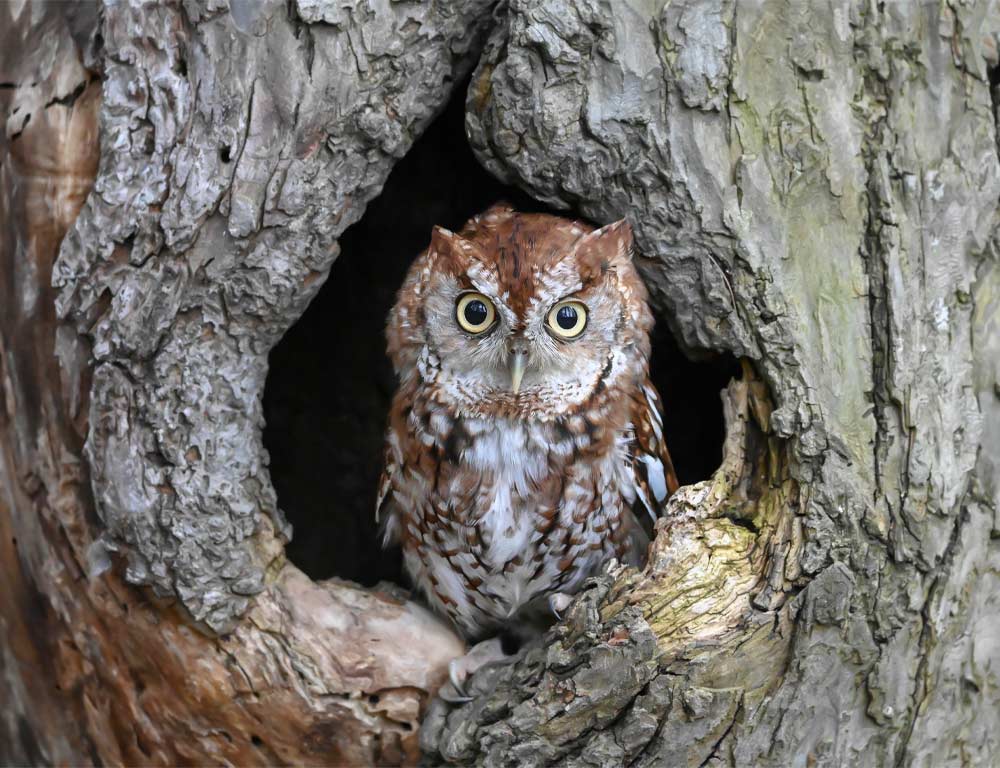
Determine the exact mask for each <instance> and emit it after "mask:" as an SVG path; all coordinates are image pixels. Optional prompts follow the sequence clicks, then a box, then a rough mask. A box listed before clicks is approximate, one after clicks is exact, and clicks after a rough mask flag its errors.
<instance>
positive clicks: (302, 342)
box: [264, 87, 735, 585]
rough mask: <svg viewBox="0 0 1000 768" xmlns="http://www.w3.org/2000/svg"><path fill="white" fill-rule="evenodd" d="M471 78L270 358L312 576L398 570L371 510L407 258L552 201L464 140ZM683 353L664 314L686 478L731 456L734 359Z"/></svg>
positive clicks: (352, 235) (395, 573)
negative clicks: (390, 337) (484, 222)
mask: <svg viewBox="0 0 1000 768" xmlns="http://www.w3.org/2000/svg"><path fill="white" fill-rule="evenodd" d="M464 95H465V88H464V87H461V88H459V89H458V90H457V91H456V97H455V98H453V100H452V102H451V103H450V104H449V106H448V107H447V109H446V110H445V112H444V113H442V114H441V115H440V116H439V117H438V118H437V119H436V120H435V121H434V123H432V124H431V126H430V127H429V128H428V130H427V131H426V132H425V134H424V135H423V136H422V137H421V138H420V139H419V140H417V142H416V143H415V144H414V145H413V148H412V149H411V150H410V152H409V153H408V154H407V155H406V157H404V158H403V159H402V160H401V161H400V162H399V163H398V164H397V165H396V167H395V168H394V169H393V171H392V173H391V174H390V176H389V178H388V180H387V182H386V184H385V187H384V189H383V191H382V194H381V195H380V196H379V197H378V198H376V199H375V200H373V201H372V202H371V203H370V204H369V206H368V208H367V210H366V212H365V215H364V217H363V218H362V219H361V220H360V221H359V222H358V223H357V224H355V225H354V226H353V227H351V228H350V229H348V230H347V231H346V232H345V233H344V235H343V237H342V238H341V240H340V246H341V255H340V257H339V258H338V259H337V261H336V262H335V263H334V265H333V267H332V268H331V270H330V276H329V278H328V280H327V282H326V284H325V285H324V286H323V288H322V289H321V290H320V292H319V294H318V295H317V296H316V298H315V299H314V300H313V302H312V303H311V304H310V306H309V308H308V309H307V310H306V312H305V314H304V315H303V316H302V318H301V319H300V320H299V321H298V322H297V323H296V324H295V325H294V326H293V327H292V328H291V329H290V330H289V331H288V333H287V334H286V335H285V336H284V338H283V339H282V340H281V342H280V343H279V344H278V345H277V346H276V347H275V348H274V350H273V351H272V352H271V355H270V373H269V375H268V380H267V386H266V388H265V392H264V415H265V419H266V423H267V425H266V427H265V430H264V444H265V446H266V447H267V449H268V452H269V453H270V458H271V465H270V470H271V478H272V480H273V482H274V485H275V488H276V489H277V492H278V503H279V505H280V507H281V508H282V510H284V512H285V514H286V515H287V517H288V519H289V521H290V522H291V523H292V525H293V526H294V538H293V539H292V541H291V543H290V544H289V545H288V547H287V555H288V557H289V559H290V560H291V561H292V562H293V563H295V564H296V565H297V566H299V567H300V568H301V569H302V570H303V571H305V572H306V573H307V574H308V575H309V576H311V577H312V578H314V579H322V578H328V577H331V576H339V577H341V578H345V579H351V580H353V581H357V582H360V583H361V584H364V585H373V584H375V583H377V582H378V581H380V580H383V579H388V580H392V581H397V582H399V581H400V580H401V570H400V557H399V553H398V551H389V552H382V550H381V547H380V545H379V542H378V530H377V525H376V523H375V515H374V507H375V497H376V492H377V487H378V479H379V473H380V470H381V463H382V439H383V430H384V426H385V419H386V414H387V413H388V409H389V404H390V401H391V398H392V394H393V391H394V389H395V380H394V376H393V372H392V366H391V365H390V363H389V360H388V359H387V357H386V355H385V333H384V328H385V321H386V317H387V315H388V313H389V309H390V308H391V306H392V303H393V301H394V300H395V296H396V291H397V290H398V288H399V286H400V284H401V283H402V281H403V278H404V276H405V274H406V270H407V268H408V266H409V265H410V263H411V261H412V260H413V259H414V258H415V257H416V255H417V254H418V253H420V251H422V250H423V249H424V248H426V247H427V244H428V243H429V241H430V234H431V228H432V227H433V226H434V225H435V224H440V225H442V226H444V227H447V228H449V229H453V230H457V229H459V228H460V227H461V226H462V224H464V223H465V221H466V220H468V219H469V218H471V217H472V216H474V215H475V214H476V213H479V212H480V211H482V210H484V209H485V208H487V207H489V206H490V205H491V204H492V203H494V202H497V201H498V200H506V201H507V202H509V203H511V204H512V205H514V206H515V207H516V208H517V209H518V210H526V211H544V210H546V209H545V208H544V207H543V206H541V205H540V204H539V203H537V202H535V201H533V200H531V199H530V198H528V197H527V196H526V195H524V194H523V193H522V192H520V191H518V190H517V189H515V188H512V187H508V186H505V185H503V184H501V183H500V182H499V181H497V180H496V179H495V178H493V177H492V176H491V175H490V174H489V173H487V172H486V171H485V170H484V169H483V168H482V167H481V166H480V165H479V164H478V163H477V162H476V160H475V158H474V157H473V154H472V151H471V149H470V148H469V146H468V143H467V141H466V138H465V128H464ZM729 363H732V361H731V360H729V362H728V363H726V362H715V363H710V364H697V363H693V362H690V361H689V360H687V359H686V358H685V357H684V356H683V355H682V354H681V353H680V351H679V350H678V349H677V345H676V343H675V342H674V340H673V338H672V337H671V335H670V332H669V331H668V330H667V328H666V324H665V323H661V324H660V325H659V327H658V330H657V332H656V334H655V336H654V353H653V371H654V381H655V382H656V384H657V386H658V387H659V388H660V391H661V394H662V395H663V399H664V402H665V403H666V408H667V418H666V424H665V429H666V436H667V442H668V445H669V447H670V450H671V452H672V453H673V457H674V463H675V466H676V468H677V472H678V476H679V477H680V480H681V482H682V483H687V482H693V481H695V480H700V479H702V478H704V477H708V476H709V475H710V474H711V472H712V471H713V470H714V469H715V468H716V466H717V465H718V463H719V460H720V457H721V446H722V438H723V424H722V409H721V405H720V401H719V396H718V393H719V390H721V389H722V388H723V387H724V386H725V384H726V383H727V382H728V379H729V376H730V373H731V370H732V369H733V368H734V367H735V366H734V365H730V364H729Z"/></svg>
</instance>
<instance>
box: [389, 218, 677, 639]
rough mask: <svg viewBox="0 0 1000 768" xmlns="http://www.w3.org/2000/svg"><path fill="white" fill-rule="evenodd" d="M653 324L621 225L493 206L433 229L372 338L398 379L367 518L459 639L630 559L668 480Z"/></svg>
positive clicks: (526, 619) (534, 611)
mask: <svg viewBox="0 0 1000 768" xmlns="http://www.w3.org/2000/svg"><path fill="white" fill-rule="evenodd" d="M652 324H653V318H652V314H651V312H650V310H649V307H648V305H647V296H646V290H645V287H644V286H643V283H642V280H641V279H640V277H639V275H638V273H637V271H636V269H635V267H634V266H633V264H632V232H631V229H630V227H629V225H628V224H627V223H626V222H625V221H619V222H616V223H614V224H609V225H608V226H605V227H601V228H600V229H594V228H593V227H590V226H588V225H586V224H584V223H582V222H579V221H571V220H567V219H564V218H559V217H556V216H549V215H542V214H522V213H517V212H515V211H514V210H512V209H511V208H510V207H509V206H506V205H502V204H501V205H497V206H494V207H493V208H491V209H489V210H488V211H486V212H485V213H483V214H480V215H479V216H476V217H475V218H473V219H472V220H471V221H469V222H468V223H467V224H466V225H465V227H464V228H463V229H462V230H461V231H459V232H457V233H453V232H450V231H448V230H446V229H443V228H441V227H435V228H434V230H433V233H432V235H431V243H430V246H429V247H428V248H427V250H426V251H424V252H423V253H422V254H420V256H418V257H417V259H416V261H415V262H414V263H413V265H412V266H411V268H410V270H409V273H408V275H407V277H406V280H405V282H404V283H403V286H402V288H401V289H400V291H399V295H398V297H397V301H396V304H395V306H394V307H393V309H392V311H391V312H390V315H389V321H388V327H387V338H388V353H389V356H390V357H391V359H392V362H393V366H394V368H395V370H396V374H397V376H398V380H399V386H398V389H397V391H396V394H395V397H394V399H393V403H392V407H391V410H390V414H389V424H388V428H387V431H386V441H385V442H386V445H385V465H384V470H383V473H382V481H381V485H380V492H379V498H378V504H377V513H376V514H377V516H378V517H380V518H381V520H382V525H383V532H384V542H385V544H386V545H389V544H399V545H401V548H402V554H403V563H404V567H405V569H406V571H407V572H408V574H409V576H410V577H411V578H412V580H413V583H414V585H415V586H416V587H417V588H418V589H419V590H420V591H422V592H423V594H424V595H425V596H426V599H427V601H428V602H429V604H430V605H431V607H432V608H433V609H435V610H436V611H437V612H438V613H440V614H441V615H443V616H445V617H447V618H448V619H450V620H451V622H452V623H453V624H454V625H455V627H457V628H458V629H459V630H460V631H461V632H462V634H464V635H465V636H466V638H468V639H470V640H477V639H482V638H484V637H488V636H491V635H497V634H499V633H501V632H503V631H505V630H508V629H510V628H511V627H512V626H515V625H518V624H522V623H530V622H533V621H534V620H535V619H534V617H537V616H540V615H544V614H548V615H551V612H550V610H549V606H550V605H558V604H559V599H563V598H565V597H566V596H569V595H572V594H573V593H574V592H576V591H577V590H579V588H580V586H581V585H582V583H583V582H584V580H585V579H586V578H587V577H588V576H591V575H593V574H595V573H596V572H599V571H600V570H601V568H602V566H603V565H604V564H605V563H606V562H607V561H609V560H611V559H612V558H617V559H618V560H619V561H621V562H624V563H629V564H634V565H639V564H640V563H641V562H642V560H643V559H644V557H645V552H646V549H647V546H648V543H649V540H648V534H647V532H646V530H645V528H644V526H643V524H642V523H641V519H642V518H643V517H644V516H646V515H649V516H652V517H654V518H655V516H656V515H657V514H658V513H659V511H660V509H661V507H662V504H663V502H664V501H665V500H666V499H667V497H668V495H669V494H670V493H672V492H673V491H674V490H675V489H676V487H677V479H676V476H675V474H674V470H673V466H672V464H671V460H670V455H669V454H668V452H667V447H666V444H665V442H664V439H663V427H662V421H661V413H660V398H659V396H658V394H657V392H656V389H655V388H654V387H653V384H652V383H651V382H650V379H649V365H648V360H649V351H650V343H649V331H650V328H651V327H652ZM557 598H558V599H557ZM554 599H556V600H555V602H553V600H554Z"/></svg>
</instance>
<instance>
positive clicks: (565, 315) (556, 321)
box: [548, 301, 587, 339]
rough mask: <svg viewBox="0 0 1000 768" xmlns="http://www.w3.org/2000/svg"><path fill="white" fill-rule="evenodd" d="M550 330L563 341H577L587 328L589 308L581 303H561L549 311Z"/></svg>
mask: <svg viewBox="0 0 1000 768" xmlns="http://www.w3.org/2000/svg"><path fill="white" fill-rule="evenodd" d="M548 323H549V330H551V331H552V333H554V334H555V335H556V336H558V337H559V338H561V339H575V338H576V337H577V336H579V335H580V334H581V333H583V329H584V328H586V327H587V308H586V307H585V306H583V304H581V303H580V302H579V301H560V302H559V303H558V304H556V305H555V306H554V307H552V309H550V310H549V316H548Z"/></svg>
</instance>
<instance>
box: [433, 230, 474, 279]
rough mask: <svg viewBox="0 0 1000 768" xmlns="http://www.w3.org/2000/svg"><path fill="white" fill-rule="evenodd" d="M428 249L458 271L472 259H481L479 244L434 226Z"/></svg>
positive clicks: (466, 266) (467, 265)
mask: <svg viewBox="0 0 1000 768" xmlns="http://www.w3.org/2000/svg"><path fill="white" fill-rule="evenodd" d="M428 251H429V252H430V253H431V254H432V255H433V256H434V257H436V258H438V259H442V260H443V261H445V262H447V263H449V264H451V266H452V267H453V268H454V269H455V270H457V271H459V272H464V271H465V270H466V269H468V267H469V265H470V264H471V263H472V261H473V260H482V258H483V254H482V252H481V251H480V249H479V246H478V245H476V244H475V243H473V242H472V241H471V240H466V239H465V238H464V237H462V236H461V235H458V234H455V233H454V232H452V231H451V230H450V229H445V228H444V227H439V226H435V227H434V228H433V229H432V230H431V244H430V246H429V247H428Z"/></svg>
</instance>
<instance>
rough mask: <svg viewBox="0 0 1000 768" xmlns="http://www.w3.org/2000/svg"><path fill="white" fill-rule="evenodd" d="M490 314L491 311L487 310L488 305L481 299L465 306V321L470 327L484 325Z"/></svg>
mask: <svg viewBox="0 0 1000 768" xmlns="http://www.w3.org/2000/svg"><path fill="white" fill-rule="evenodd" d="M488 314H489V311H488V310H487V309H486V305H485V304H483V302H481V301H480V300H479V299H473V300H472V301H470V302H469V303H468V304H466V305H465V319H466V320H467V321H468V323H469V325H482V324H483V323H485V322H486V317H487V315H488Z"/></svg>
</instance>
